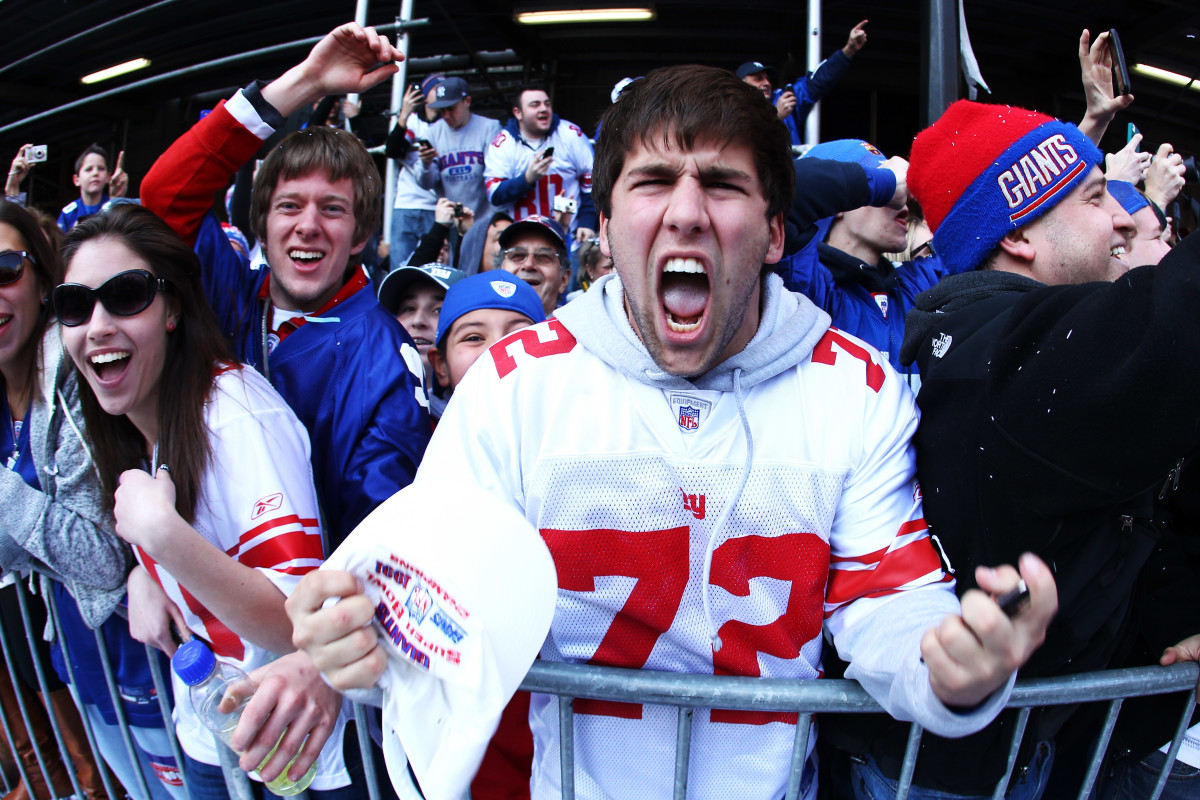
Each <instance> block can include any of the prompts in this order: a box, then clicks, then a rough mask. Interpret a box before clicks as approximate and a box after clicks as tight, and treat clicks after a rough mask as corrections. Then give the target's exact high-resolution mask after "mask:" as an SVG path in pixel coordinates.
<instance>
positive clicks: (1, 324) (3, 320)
mask: <svg viewBox="0 0 1200 800" xmlns="http://www.w3.org/2000/svg"><path fill="white" fill-rule="evenodd" d="M11 319H12V314H9V315H8V316H5V317H0V328H3V327H4V326H5V325H7V324H8V323H9V321H10V320H11Z"/></svg>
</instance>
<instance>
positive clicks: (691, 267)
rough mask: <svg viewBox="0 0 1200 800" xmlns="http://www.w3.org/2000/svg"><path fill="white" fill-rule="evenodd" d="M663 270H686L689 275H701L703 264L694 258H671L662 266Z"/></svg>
mask: <svg viewBox="0 0 1200 800" xmlns="http://www.w3.org/2000/svg"><path fill="white" fill-rule="evenodd" d="M663 272H686V273H688V274H690V275H703V274H704V265H703V264H701V263H700V262H699V261H698V260H696V259H694V258H672V259H671V260H670V261H668V262H667V265H666V266H665V267H664V268H663Z"/></svg>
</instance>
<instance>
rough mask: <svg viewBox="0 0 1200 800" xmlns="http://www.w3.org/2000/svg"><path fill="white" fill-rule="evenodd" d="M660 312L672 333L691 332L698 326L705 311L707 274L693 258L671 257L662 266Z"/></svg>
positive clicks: (706, 304) (708, 293)
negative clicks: (662, 313)
mask: <svg viewBox="0 0 1200 800" xmlns="http://www.w3.org/2000/svg"><path fill="white" fill-rule="evenodd" d="M660 296H661V297H662V306H663V312H664V313H665V314H666V319H667V328H668V329H669V330H670V331H671V332H672V333H684V334H686V333H692V332H694V331H696V330H697V329H699V327H700V325H701V323H702V322H703V321H704V313H705V312H706V311H707V310H708V300H709V296H710V292H709V284H708V275H707V274H706V273H705V271H704V265H703V264H701V263H700V262H699V261H698V260H697V259H695V258H672V259H670V260H669V261H667V263H666V266H665V267H663V275H662V288H661V290H660Z"/></svg>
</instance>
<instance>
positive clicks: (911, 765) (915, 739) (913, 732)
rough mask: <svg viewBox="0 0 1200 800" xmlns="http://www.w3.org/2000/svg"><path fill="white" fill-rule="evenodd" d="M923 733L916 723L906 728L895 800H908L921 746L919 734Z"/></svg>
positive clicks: (923, 730)
mask: <svg viewBox="0 0 1200 800" xmlns="http://www.w3.org/2000/svg"><path fill="white" fill-rule="evenodd" d="M924 732H925V729H924V728H922V727H921V726H920V725H918V724H917V723H915V722H914V723H912V724H911V725H909V728H908V743H907V744H905V746H904V763H903V764H901V765H900V780H899V781H898V782H897V783H896V800H908V790H909V789H911V788H912V779H913V772H914V771H916V769H917V750H918V748H920V746H921V734H922V733H924Z"/></svg>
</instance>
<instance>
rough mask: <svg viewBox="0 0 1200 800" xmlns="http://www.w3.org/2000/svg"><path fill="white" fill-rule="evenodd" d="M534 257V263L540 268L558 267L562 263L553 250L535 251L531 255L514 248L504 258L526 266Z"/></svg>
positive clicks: (505, 252) (505, 253) (507, 251)
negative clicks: (530, 257)
mask: <svg viewBox="0 0 1200 800" xmlns="http://www.w3.org/2000/svg"><path fill="white" fill-rule="evenodd" d="M531 255H532V256H533V263H535V264H537V265H538V266H539V267H557V266H558V265H559V264H561V263H562V262H561V261H559V258H558V253H556V252H554V251H553V250H534V251H533V252H532V253H530V252H529V251H528V250H524V249H522V248H519V247H512V248H509V249H508V250H505V251H504V258H505V260H507V261H511V262H512V263H514V264H524V263H525V262H526V261H528V260H529V256H531Z"/></svg>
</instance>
